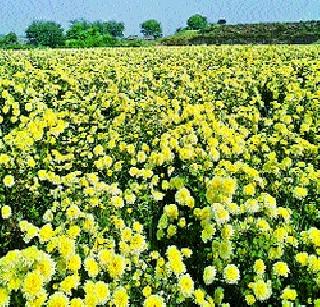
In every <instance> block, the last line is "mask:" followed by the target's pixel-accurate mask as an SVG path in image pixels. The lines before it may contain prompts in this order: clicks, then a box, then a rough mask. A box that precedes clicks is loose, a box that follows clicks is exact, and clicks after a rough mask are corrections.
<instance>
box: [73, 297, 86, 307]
mask: <svg viewBox="0 0 320 307" xmlns="http://www.w3.org/2000/svg"><path fill="white" fill-rule="evenodd" d="M70 307H85V305H84V303H83V301H82V299H80V298H73V299H72V300H71V301H70Z"/></svg>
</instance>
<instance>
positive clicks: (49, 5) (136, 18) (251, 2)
mask: <svg viewBox="0 0 320 307" xmlns="http://www.w3.org/2000/svg"><path fill="white" fill-rule="evenodd" d="M195 13H200V14H203V15H206V16H207V17H208V20H209V21H210V22H216V21H217V19H218V18H220V17H225V18H226V19H227V22H228V23H252V22H264V21H296V20H301V19H302V20H309V19H320V0H113V1H111V0H87V1H86V0H0V33H2V34H3V33H7V32H9V31H14V32H16V33H18V34H23V33H24V30H25V28H26V26H27V25H28V24H29V23H31V22H32V20H35V19H47V20H55V21H57V22H59V23H60V24H62V25H63V26H64V28H66V27H68V21H69V20H72V19H76V18H80V17H84V18H85V19H88V20H91V21H92V20H110V19H115V20H118V21H123V22H124V23H125V25H126V31H125V34H126V35H129V34H138V33H139V24H140V23H141V22H142V21H143V20H146V19H150V18H155V19H158V20H159V21H160V22H161V24H162V28H163V31H164V33H165V34H170V33H174V31H175V29H176V28H178V27H182V26H184V25H185V22H186V20H187V18H188V17H189V16H191V15H193V14H195Z"/></svg>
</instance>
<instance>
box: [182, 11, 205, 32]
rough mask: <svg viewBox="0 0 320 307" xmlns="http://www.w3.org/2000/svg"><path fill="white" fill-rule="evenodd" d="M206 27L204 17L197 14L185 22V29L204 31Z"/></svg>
mask: <svg viewBox="0 0 320 307" xmlns="http://www.w3.org/2000/svg"><path fill="white" fill-rule="evenodd" d="M207 26H208V20H207V17H206V16H202V15H199V14H196V15H192V16H190V17H189V18H188V20H187V29H189V30H200V29H205V28H206V27H207Z"/></svg>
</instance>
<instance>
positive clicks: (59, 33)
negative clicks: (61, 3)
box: [25, 21, 64, 48]
mask: <svg viewBox="0 0 320 307" xmlns="http://www.w3.org/2000/svg"><path fill="white" fill-rule="evenodd" d="M25 33H26V37H27V39H28V41H29V43H30V44H31V45H34V46H45V47H51V48H55V47H60V46H63V45H64V34H63V28H62V27H61V25H59V24H57V23H56V22H54V21H34V22H33V23H32V24H31V25H29V26H28V28H27V29H26V31H25Z"/></svg>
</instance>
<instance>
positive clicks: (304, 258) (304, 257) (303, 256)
mask: <svg viewBox="0 0 320 307" xmlns="http://www.w3.org/2000/svg"><path fill="white" fill-rule="evenodd" d="M295 259H296V261H297V262H299V263H300V265H302V266H307V265H308V253H298V254H296V256H295Z"/></svg>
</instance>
